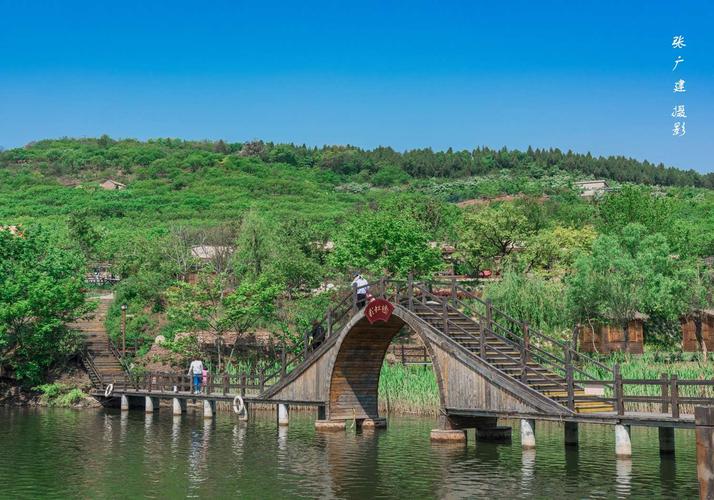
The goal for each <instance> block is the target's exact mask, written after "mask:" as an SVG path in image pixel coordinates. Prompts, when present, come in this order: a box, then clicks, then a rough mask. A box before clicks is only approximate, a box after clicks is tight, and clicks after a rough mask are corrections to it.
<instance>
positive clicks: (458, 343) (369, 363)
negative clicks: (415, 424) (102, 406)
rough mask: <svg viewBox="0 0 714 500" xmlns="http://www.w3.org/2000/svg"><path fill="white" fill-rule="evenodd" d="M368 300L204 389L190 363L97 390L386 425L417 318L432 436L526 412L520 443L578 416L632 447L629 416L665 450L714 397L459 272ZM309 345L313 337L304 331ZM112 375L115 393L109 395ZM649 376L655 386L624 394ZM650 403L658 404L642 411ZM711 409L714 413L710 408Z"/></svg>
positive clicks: (481, 428)
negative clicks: (592, 351) (509, 302)
mask: <svg viewBox="0 0 714 500" xmlns="http://www.w3.org/2000/svg"><path fill="white" fill-rule="evenodd" d="M369 291H370V294H371V295H372V297H373V299H372V301H371V302H369V303H368V304H367V305H366V306H365V307H360V305H361V304H360V303H359V297H360V296H359V294H360V293H362V291H361V290H357V289H353V290H352V291H351V293H349V294H346V295H345V296H344V297H343V298H342V300H340V301H339V302H337V303H336V304H334V305H333V306H332V307H331V308H330V309H329V310H328V311H327V313H326V315H325V316H324V318H323V319H322V326H323V328H324V331H325V333H326V339H325V341H324V342H323V343H322V344H321V345H320V346H319V347H318V348H317V349H315V350H311V349H309V348H306V349H302V350H301V351H300V352H299V353H297V354H293V355H286V354H285V352H284V351H283V356H282V362H281V364H280V367H279V368H278V369H276V370H275V371H273V372H271V373H260V374H251V375H248V374H242V375H228V374H224V375H221V376H214V377H212V378H211V379H210V380H208V383H207V384H206V386H205V387H204V391H203V392H202V393H201V394H194V393H193V392H192V391H191V385H190V380H189V378H188V377H187V376H186V375H183V374H147V375H146V376H144V377H143V378H142V379H140V380H131V379H130V378H129V377H128V376H127V375H123V376H116V375H113V376H112V377H109V378H107V377H104V378H103V380H102V382H101V384H100V385H99V386H98V387H97V391H96V392H95V394H94V395H95V396H96V397H98V398H99V399H102V400H104V401H106V402H108V401H112V400H116V399H117V398H121V400H122V406H123V407H124V406H126V407H127V408H128V404H129V399H131V398H134V399H136V398H140V399H143V400H144V402H145V404H144V407H145V408H146V410H147V411H153V410H154V409H156V408H158V406H157V402H158V399H161V398H170V399H173V400H174V411H176V412H181V411H185V403H186V400H189V399H198V400H203V401H204V414H205V415H206V416H212V415H213V409H214V405H215V402H216V401H233V400H234V399H235V397H236V396H237V395H240V396H241V397H242V399H243V400H244V401H245V403H246V404H247V405H250V404H254V403H268V404H275V405H277V406H279V416H280V419H281V420H282V423H287V409H288V406H289V405H311V406H315V407H317V408H318V420H317V422H316V427H317V428H321V429H341V428H344V427H345V422H346V421H352V420H354V421H355V422H356V423H357V424H358V425H363V426H365V427H366V426H383V425H386V421H385V420H384V419H383V418H380V415H379V412H378V385H379V376H380V370H381V368H382V365H383V362H384V358H385V354H386V352H387V349H388V347H389V345H390V343H391V342H392V339H393V338H394V337H395V335H397V333H399V332H400V331H401V330H402V329H403V328H410V329H411V330H412V331H413V332H414V333H415V334H416V335H417V336H418V337H419V338H420V339H421V341H422V342H423V344H424V345H425V347H426V349H427V351H428V353H429V356H430V357H431V360H432V366H433V370H434V373H435V375H436V380H437V384H438V388H439V397H440V406H441V416H440V419H439V428H438V429H435V430H434V431H432V439H435V440H439V439H443V440H463V439H465V433H464V431H463V429H465V428H476V429H477V435H478V434H479V433H481V434H482V435H483V436H488V435H489V433H491V432H492V431H494V430H495V431H497V430H498V429H499V428H498V426H497V419H498V418H518V419H521V436H522V444H523V445H524V446H535V441H534V428H535V427H534V426H535V421H536V420H557V421H561V422H564V423H565V424H566V425H565V433H566V436H565V438H566V439H565V440H566V443H569V444H575V443H577V425H578V423H601V424H612V425H615V426H616V433H615V434H616V448H617V452H618V455H622V456H627V455H629V454H630V453H631V448H630V443H629V426H630V425H648V426H656V427H659V428H660V444H661V449H662V450H663V452H666V451H667V450H671V451H673V449H674V433H673V429H674V428H675V427H688V428H693V427H694V426H695V419H694V415H693V408H694V406H704V405H714V381H712V380H678V379H677V378H676V377H675V376H672V377H671V378H667V377H664V376H663V377H662V378H660V379H655V380H626V379H623V378H622V376H621V375H620V373H619V369H618V367H617V365H616V366H615V368H614V369H611V368H609V367H607V366H605V365H603V364H602V363H599V362H598V361H596V360H594V359H591V358H588V357H586V356H584V355H583V354H581V353H579V352H577V351H576V350H575V349H574V347H573V346H572V345H570V344H569V343H567V342H563V341H561V340H558V339H554V338H552V337H549V336H547V335H545V334H544V333H542V332H539V331H537V330H535V329H533V328H530V327H529V325H528V324H527V323H525V322H523V321H520V320H518V319H516V318H512V317H510V316H509V315H507V314H505V313H504V312H502V311H500V310H498V309H497V308H495V307H493V305H492V304H491V303H490V302H489V301H483V300H481V299H480V298H478V297H477V296H475V295H474V294H473V293H472V292H470V291H469V290H467V289H465V288H464V287H462V286H460V285H459V284H458V283H456V282H455V281H451V282H448V283H443V282H442V283H437V282H418V281H415V280H413V279H411V278H409V279H408V280H401V281H400V280H387V279H383V280H380V281H379V282H376V283H372V284H371V285H370V287H369ZM305 345H306V346H307V345H308V343H307V342H306V343H305ZM109 384H112V391H111V394H108V396H106V397H105V392H106V391H107V387H108V385H109ZM635 385H639V386H646V387H648V388H649V389H650V390H649V393H651V394H653V395H652V396H635V395H630V394H628V393H629V392H630V390H631V387H633V386H635ZM642 405H648V407H649V408H650V409H652V408H655V409H656V410H658V411H641V410H639V411H638V406H639V407H641V406H642ZM712 413H713V414H714V412H712ZM710 453H711V450H710Z"/></svg>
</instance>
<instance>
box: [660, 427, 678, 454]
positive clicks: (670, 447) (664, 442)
mask: <svg viewBox="0 0 714 500" xmlns="http://www.w3.org/2000/svg"><path fill="white" fill-rule="evenodd" d="M658 431H659V454H660V455H673V454H674V427H660V428H658Z"/></svg>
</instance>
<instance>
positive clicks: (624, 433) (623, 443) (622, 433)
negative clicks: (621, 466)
mask: <svg viewBox="0 0 714 500" xmlns="http://www.w3.org/2000/svg"><path fill="white" fill-rule="evenodd" d="M615 456H617V458H631V457H632V442H631V441H630V426H629V425H622V424H617V425H615Z"/></svg>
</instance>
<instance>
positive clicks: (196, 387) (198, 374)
mask: <svg viewBox="0 0 714 500" xmlns="http://www.w3.org/2000/svg"><path fill="white" fill-rule="evenodd" d="M188 374H189V375H193V393H194V394H199V393H200V392H201V379H202V378H203V363H202V362H201V360H200V359H194V360H193V361H191V366H189V367H188Z"/></svg>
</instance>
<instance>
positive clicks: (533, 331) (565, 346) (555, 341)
mask: <svg viewBox="0 0 714 500" xmlns="http://www.w3.org/2000/svg"><path fill="white" fill-rule="evenodd" d="M456 290H457V291H459V290H460V291H462V292H463V293H465V294H466V295H467V296H469V297H470V298H471V299H473V300H475V301H477V302H479V303H480V304H482V305H484V306H487V307H488V306H489V304H488V303H487V302H486V301H484V300H482V299H480V298H479V297H477V296H476V295H475V294H474V293H473V292H471V291H470V290H467V289H465V288H463V287H461V286H459V285H458V284H457V285H456ZM456 300H457V301H458V302H460V303H462V304H463V305H464V306H466V307H468V304H464V303H463V302H462V301H460V300H459V299H458V297H456ZM490 308H491V310H492V311H493V312H496V313H498V314H499V315H500V316H503V317H504V318H505V319H506V320H508V321H511V322H512V323H517V324H519V323H521V321H519V320H517V319H515V318H513V317H511V316H510V315H509V314H507V313H506V312H504V311H502V310H500V309H498V308H497V307H494V306H493V304H490ZM529 334H530V335H534V334H535V336H537V337H539V338H542V339H544V340H546V341H548V342H550V343H552V344H555V345H557V346H560V347H561V348H563V349H567V350H568V351H570V352H571V353H573V354H576V355H577V356H578V358H580V359H585V360H587V361H588V362H590V363H593V364H595V365H596V366H598V367H599V368H602V369H603V370H605V371H606V372H609V373H612V368H610V367H608V366H606V365H604V364H602V363H600V362H599V361H597V360H595V359H593V358H591V357H589V356H587V355H584V354H582V353H579V352H577V351H575V350H574V349H573V348H572V346H570V345H568V344H567V343H565V342H563V341H562V340H559V339H556V338H553V337H550V336H549V335H546V334H544V333H543V332H541V331H539V330H537V329H535V328H530V329H529Z"/></svg>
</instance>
